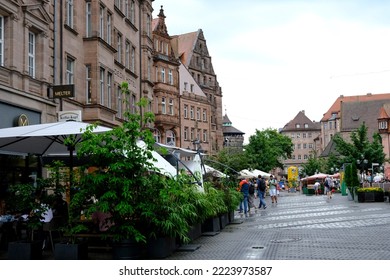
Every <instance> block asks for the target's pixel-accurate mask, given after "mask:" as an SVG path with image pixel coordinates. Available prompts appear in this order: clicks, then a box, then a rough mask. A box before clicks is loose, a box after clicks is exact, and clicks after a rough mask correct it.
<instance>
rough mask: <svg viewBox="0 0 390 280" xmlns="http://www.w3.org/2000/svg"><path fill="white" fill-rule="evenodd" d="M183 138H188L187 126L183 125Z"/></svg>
mask: <svg viewBox="0 0 390 280" xmlns="http://www.w3.org/2000/svg"><path fill="white" fill-rule="evenodd" d="M184 140H188V127H187V126H186V127H184Z"/></svg>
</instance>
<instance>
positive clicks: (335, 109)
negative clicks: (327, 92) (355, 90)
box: [321, 93, 390, 122]
mask: <svg viewBox="0 0 390 280" xmlns="http://www.w3.org/2000/svg"><path fill="white" fill-rule="evenodd" d="M386 99H387V100H390V93H383V94H370V93H369V94H366V95H354V96H344V95H341V96H340V97H338V98H337V99H336V101H335V102H334V103H333V105H332V106H330V108H329V109H328V111H327V112H326V113H325V114H324V116H323V117H322V119H321V122H325V121H328V120H329V119H330V118H332V117H333V115H334V114H336V115H337V118H340V110H341V102H365V101H373V100H386Z"/></svg>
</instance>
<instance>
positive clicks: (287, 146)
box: [240, 128, 293, 172]
mask: <svg viewBox="0 0 390 280" xmlns="http://www.w3.org/2000/svg"><path fill="white" fill-rule="evenodd" d="M292 152H293V143H292V141H291V138H290V137H288V136H285V135H282V134H280V133H278V132H277V131H276V130H275V129H270V128H269V129H265V130H262V131H259V130H256V133H255V135H251V136H250V137H249V144H248V145H246V146H245V157H247V158H248V161H249V167H250V168H253V169H260V170H264V171H266V172H267V171H269V170H272V169H274V168H276V167H280V168H283V163H282V161H283V160H284V159H287V158H289V157H290V156H291V154H292ZM245 168H248V166H246V167H245ZM240 170H241V169H240Z"/></svg>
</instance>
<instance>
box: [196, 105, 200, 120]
mask: <svg viewBox="0 0 390 280" xmlns="http://www.w3.org/2000/svg"><path fill="white" fill-rule="evenodd" d="M196 120H198V121H200V108H196Z"/></svg>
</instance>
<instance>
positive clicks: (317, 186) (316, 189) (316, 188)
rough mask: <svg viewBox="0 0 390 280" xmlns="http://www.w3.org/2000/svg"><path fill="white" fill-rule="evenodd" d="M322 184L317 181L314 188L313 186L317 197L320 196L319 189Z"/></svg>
mask: <svg viewBox="0 0 390 280" xmlns="http://www.w3.org/2000/svg"><path fill="white" fill-rule="evenodd" d="M320 185H321V184H320V182H319V181H318V180H317V181H316V182H315V183H314V186H313V188H314V194H315V195H318V189H319V188H320Z"/></svg>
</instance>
